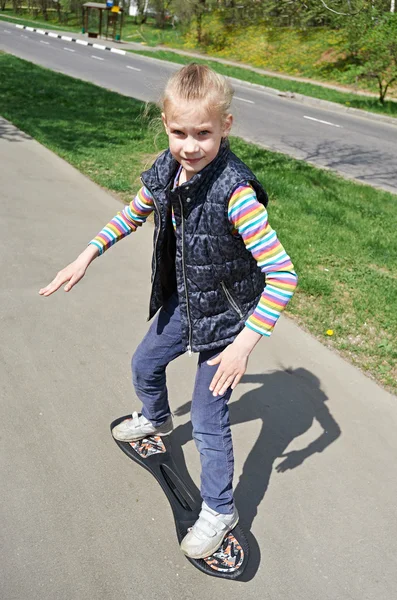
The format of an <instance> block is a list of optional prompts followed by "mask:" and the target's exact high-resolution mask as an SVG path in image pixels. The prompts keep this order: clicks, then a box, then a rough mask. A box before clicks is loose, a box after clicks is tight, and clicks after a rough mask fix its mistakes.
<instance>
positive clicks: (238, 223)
mask: <svg viewBox="0 0 397 600" xmlns="http://www.w3.org/2000/svg"><path fill="white" fill-rule="evenodd" d="M153 210H154V201H153V197H152V195H151V194H150V192H149V190H148V189H147V188H145V187H142V188H141V189H140V190H139V192H138V193H137V195H136V196H135V198H134V199H133V200H132V201H131V202H130V204H129V205H128V206H126V207H125V208H124V210H122V211H121V212H119V213H117V215H116V216H115V217H114V218H113V219H112V220H111V221H110V222H109V223H108V224H107V225H106V227H104V228H103V229H102V231H100V232H99V233H98V235H97V236H96V237H95V238H94V239H93V240H91V242H90V243H91V244H94V245H95V246H96V247H97V248H98V250H99V254H103V252H105V251H106V250H107V249H108V248H110V247H111V246H113V244H115V243H116V242H118V241H119V240H121V239H123V238H124V237H125V236H127V235H129V234H130V233H132V232H133V231H136V229H137V228H138V227H140V226H142V225H143V223H145V221H146V219H147V218H148V216H149V215H150V213H151V212H152V211H153ZM172 216H173V215H172ZM228 217H229V222H230V223H231V225H232V226H233V233H234V234H235V235H240V236H241V237H242V239H243V241H244V244H245V246H246V248H247V250H248V251H249V252H251V254H252V256H253V257H254V258H255V260H256V262H257V264H258V266H259V267H260V269H261V271H262V273H264V274H265V275H266V284H265V287H264V290H263V292H262V295H261V298H260V300H259V302H258V305H257V306H256V308H255V310H254V312H253V313H252V314H251V315H250V316H249V317H248V319H247V321H246V323H245V324H246V326H247V327H249V328H250V329H253V330H254V331H256V332H257V333H260V334H261V335H266V336H269V335H270V334H271V332H272V331H273V328H274V326H275V324H276V322H277V319H278V318H279V316H280V314H281V312H282V311H283V310H284V308H285V307H286V305H287V304H288V302H289V300H290V298H291V297H292V294H293V293H294V290H295V287H296V284H297V276H296V274H295V271H294V266H293V264H292V262H291V259H290V257H289V256H288V254H287V253H286V252H285V250H284V248H283V246H282V245H281V243H280V241H279V240H278V238H277V235H276V232H275V231H274V230H273V229H272V228H271V227H270V225H269V222H268V214H267V210H266V208H265V207H264V206H263V204H261V203H260V202H259V201H258V200H257V197H256V194H255V191H254V189H253V188H252V187H251V186H250V185H242V186H239V187H238V188H237V189H236V190H235V191H234V192H233V194H232V195H231V197H230V199H229V204H228ZM173 223H174V227H175V221H174V219H173Z"/></svg>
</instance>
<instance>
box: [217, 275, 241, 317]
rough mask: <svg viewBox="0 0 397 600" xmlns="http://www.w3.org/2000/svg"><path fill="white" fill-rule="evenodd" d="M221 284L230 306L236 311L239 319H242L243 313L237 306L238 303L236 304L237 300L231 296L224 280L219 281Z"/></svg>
mask: <svg viewBox="0 0 397 600" xmlns="http://www.w3.org/2000/svg"><path fill="white" fill-rule="evenodd" d="M221 286H222V289H223V291H224V292H225V296H226V298H227V300H228V302H229V304H231V306H232V307H233V308H234V310H235V311H236V313H237V314H238V315H239V317H240V319H242V318H243V313H242V312H241V308H240V307H239V305H238V304H237V302H236V301H235V299H234V298H233V296H232V295H231V293H230V292H229V290H228V289H227V287H226V285H225V283H224V281H221Z"/></svg>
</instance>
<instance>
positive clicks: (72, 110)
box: [0, 54, 397, 392]
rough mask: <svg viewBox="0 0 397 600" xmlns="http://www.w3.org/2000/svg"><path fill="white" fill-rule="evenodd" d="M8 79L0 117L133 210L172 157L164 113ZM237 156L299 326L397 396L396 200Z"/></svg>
mask: <svg viewBox="0 0 397 600" xmlns="http://www.w3.org/2000/svg"><path fill="white" fill-rule="evenodd" d="M0 70H1V73H2V77H1V80H0V114H1V115H3V116H4V117H5V118H6V119H9V120H10V121H12V122H13V123H14V124H15V125H17V126H18V127H20V128H21V129H22V130H23V131H25V132H26V133H28V134H29V135H31V136H33V137H34V138H36V139H37V140H38V141H39V142H41V143H42V144H44V145H45V146H47V147H48V148H50V149H51V150H53V151H54V152H56V153H57V154H59V155H60V156H62V157H63V158H65V159H66V160H67V161H68V162H70V163H71V164H72V165H74V166H75V167H77V168H78V169H79V170H80V171H82V172H83V173H85V174H86V175H88V176H89V177H91V179H93V180H94V181H96V182H97V183H99V184H100V185H102V186H104V187H106V188H108V189H110V190H112V191H114V192H118V193H119V194H120V195H121V197H122V198H123V199H124V200H127V199H128V197H129V195H130V194H133V193H134V191H136V189H137V187H138V186H139V180H138V175H139V173H140V172H141V171H142V170H143V169H144V168H145V167H146V166H148V165H149V164H150V162H151V160H152V159H153V157H154V156H155V155H156V153H157V152H158V150H159V149H161V148H162V147H165V145H166V138H165V136H164V134H159V136H158V137H157V145H156V143H155V142H154V139H153V138H154V131H153V129H151V128H150V127H149V124H150V122H151V120H153V119H154V118H156V117H157V116H158V111H157V109H156V108H155V107H150V109H149V115H147V116H145V114H144V109H145V105H144V103H142V102H139V101H137V100H133V99H131V98H127V97H125V96H121V95H118V94H116V93H113V92H109V91H107V90H105V89H102V88H100V87H96V86H94V85H92V84H89V83H85V82H83V81H79V80H77V79H73V78H70V77H67V76H65V75H61V74H59V73H54V72H52V71H48V70H46V69H43V68H40V67H38V66H35V65H33V64H31V63H28V62H26V61H23V60H20V59H17V58H15V57H13V56H9V55H6V54H3V55H0ZM21 81H23V82H24V85H23V86H22V85H21ZM31 98H34V99H35V101H34V110H32V102H31ZM232 146H233V149H234V150H235V151H236V152H237V154H238V155H239V156H240V157H241V158H242V159H243V160H244V161H245V162H246V163H247V164H248V165H249V166H250V167H251V168H252V169H253V170H254V172H255V173H256V174H257V176H258V177H259V179H260V180H261V181H262V183H263V184H264V186H265V187H266V189H267V190H268V193H269V196H270V203H269V214H270V221H271V223H272V225H273V227H274V228H275V229H276V230H277V232H278V234H279V237H280V239H281V241H282V242H283V244H284V245H285V247H286V249H287V251H288V252H289V253H290V254H291V256H292V258H293V261H294V264H295V267H296V270H297V272H298V273H299V276H300V285H299V289H298V291H297V293H296V294H295V296H294V298H293V300H292V302H291V303H290V305H289V308H288V312H289V314H290V315H292V316H293V318H294V319H296V320H297V322H299V323H300V324H302V325H303V326H304V327H305V328H306V329H307V330H308V331H310V332H311V333H313V334H314V335H316V336H317V337H318V338H319V339H320V340H322V341H323V343H324V344H327V345H329V346H332V347H334V348H336V349H337V350H339V351H340V352H341V353H342V355H344V356H345V357H347V358H348V359H349V360H351V361H352V362H353V363H355V364H356V365H358V366H360V367H361V368H362V369H364V370H365V371H367V372H368V373H370V374H371V375H372V376H373V377H374V378H376V379H377V380H378V381H379V382H381V383H382V384H383V385H385V386H387V387H388V388H389V389H391V390H393V391H394V392H396V391H397V348H396V340H397V236H396V231H397V210H396V206H397V196H393V195H391V194H388V193H386V192H382V191H379V190H375V189H373V188H371V187H369V186H363V185H358V184H355V183H353V182H349V181H346V180H344V179H342V178H340V177H338V176H336V175H335V174H332V173H330V172H328V171H324V170H320V169H316V168H314V167H312V166H310V165H308V164H306V163H304V162H303V161H297V160H293V159H291V158H288V157H286V156H284V155H281V154H277V153H273V152H269V151H266V150H263V149H261V148H258V147H256V146H254V145H252V144H248V143H246V142H243V141H242V140H239V139H236V138H234V139H232ZM77 250H78V249H77V248H76V251H77ZM328 329H332V330H333V331H334V335H333V336H332V337H327V335H326V331H327V330H328Z"/></svg>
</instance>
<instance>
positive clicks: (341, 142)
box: [0, 22, 397, 193]
mask: <svg viewBox="0 0 397 600" xmlns="http://www.w3.org/2000/svg"><path fill="white" fill-rule="evenodd" d="M0 49H1V50H4V51H5V52H9V53H12V54H14V55H16V56H19V57H21V58H24V59H26V60H29V61H31V62H34V63H36V64H39V65H42V66H44V67H47V68H50V69H53V70H55V71H59V72H62V73H65V74H67V75H71V76H73V77H77V78H80V79H83V80H86V81H90V82H93V83H95V84H97V85H99V86H102V87H105V88H108V89H110V90H114V91H117V92H119V93H121V94H125V95H127V96H132V97H134V98H138V99H140V100H144V101H156V100H158V98H159V97H160V95H161V91H162V89H163V86H164V84H165V82H166V80H167V78H168V76H169V75H170V73H172V72H173V71H175V69H177V68H179V67H178V65H174V64H171V63H168V62H165V61H159V60H156V59H153V58H148V57H143V56H139V55H134V54H131V53H127V55H125V56H122V55H118V54H114V53H111V52H108V51H103V50H99V49H96V48H92V47H87V46H83V45H80V44H78V43H73V42H67V41H65V40H60V39H56V38H49V37H47V36H45V37H44V36H42V35H39V34H37V33H34V32H29V31H26V30H20V29H17V28H16V27H15V26H14V25H12V24H8V23H6V22H1V23H0ZM234 87H235V99H234V104H233V112H234V114H235V123H236V125H235V127H234V133H235V134H236V135H239V136H241V137H243V138H245V139H247V140H249V141H252V142H255V143H258V144H261V145H263V146H265V147H268V148H270V149H272V150H277V151H280V152H283V153H286V154H289V155H291V156H294V157H296V158H300V159H304V160H306V161H308V162H311V163H313V164H315V165H319V166H322V167H327V168H330V169H333V170H335V171H337V172H338V173H340V174H341V175H343V176H345V177H349V178H354V179H357V180H359V181H361V182H363V183H367V184H370V185H373V186H376V187H381V188H384V189H387V190H389V191H391V192H394V193H397V126H395V125H392V124H388V123H381V122H376V121H371V120H369V119H366V118H363V117H361V116H357V115H353V114H349V113H341V112H333V111H331V110H329V109H324V108H323V107H321V108H320V107H318V108H317V107H313V106H308V105H305V104H302V103H300V102H297V101H294V100H293V99H289V98H280V97H278V96H276V95H274V94H271V93H268V92H266V91H263V90H260V89H258V88H257V87H253V86H250V85H247V84H245V83H243V82H242V83H234Z"/></svg>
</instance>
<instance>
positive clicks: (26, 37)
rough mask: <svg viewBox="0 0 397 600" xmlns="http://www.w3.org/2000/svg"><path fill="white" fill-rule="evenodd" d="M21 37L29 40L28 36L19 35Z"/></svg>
mask: <svg viewBox="0 0 397 600" xmlns="http://www.w3.org/2000/svg"><path fill="white" fill-rule="evenodd" d="M21 37H23V38H25V40H29V39H30V38H29V36H28V35H22V33H21Z"/></svg>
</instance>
